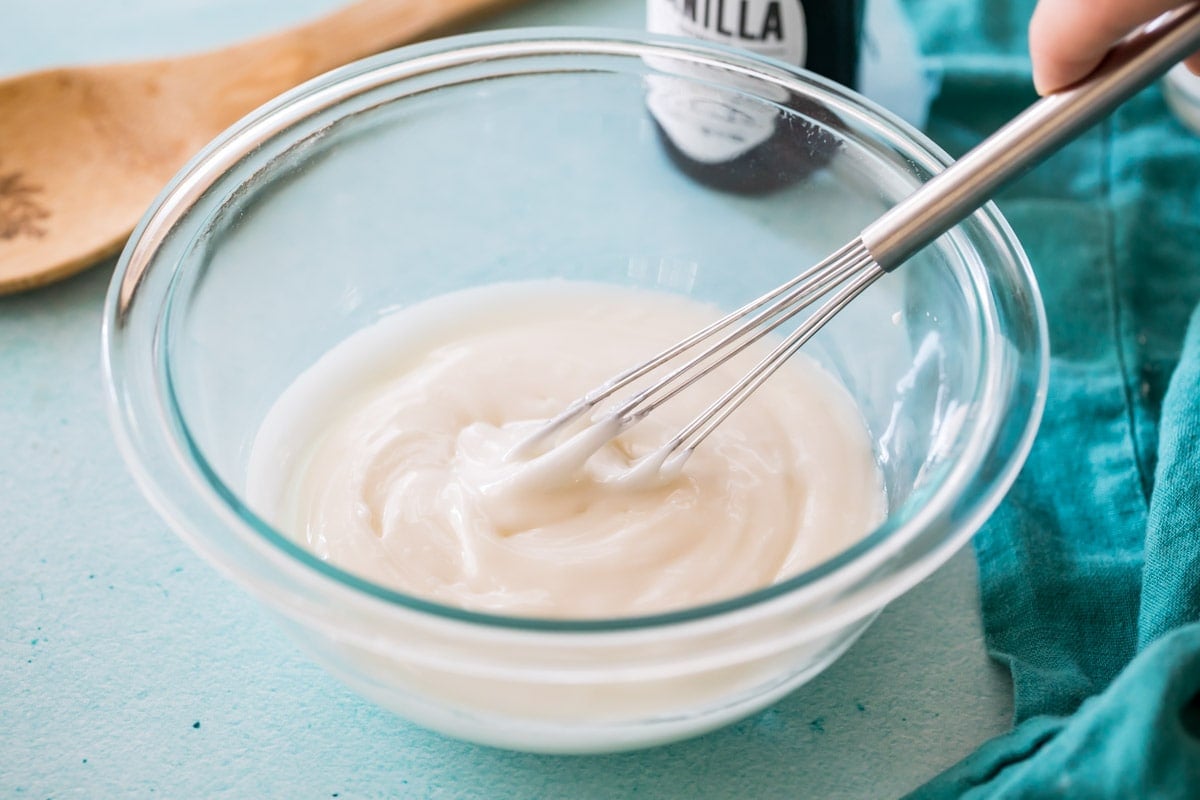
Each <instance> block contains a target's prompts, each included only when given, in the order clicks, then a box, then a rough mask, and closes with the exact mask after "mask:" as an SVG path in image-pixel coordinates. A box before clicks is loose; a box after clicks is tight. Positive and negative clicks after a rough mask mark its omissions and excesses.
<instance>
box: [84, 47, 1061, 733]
mask: <svg viewBox="0 0 1200 800" xmlns="http://www.w3.org/2000/svg"><path fill="white" fill-rule="evenodd" d="M713 137H716V138H715V139H714V138H713ZM947 161H948V158H947V156H946V155H945V154H944V153H942V152H941V151H940V150H938V149H937V148H936V147H935V146H934V145H933V144H932V143H930V142H929V141H928V140H927V139H925V138H924V137H923V136H922V135H921V134H920V133H918V132H917V131H915V130H913V129H912V128H910V127H908V126H906V125H905V124H904V123H902V122H901V121H900V120H898V119H897V118H895V117H893V116H891V115H890V114H888V113H886V112H884V111H882V110H881V109H879V108H877V107H875V106H873V105H871V104H870V103H869V102H866V101H864V100H863V99H861V98H859V97H858V96H856V95H854V94H853V93H851V92H849V91H847V90H845V89H842V88H839V87H837V86H835V85H833V84H830V83H828V82H826V81H824V80H821V79H819V78H816V77H814V76H812V75H809V74H807V73H804V72H802V71H798V70H793V69H790V68H787V67H785V66H783V65H781V64H778V63H773V62H770V61H764V60H761V59H757V58H755V57H752V56H749V55H745V54H742V53H738V52H734V51H731V50H726V49H722V48H718V47H711V46H701V45H699V44H693V43H688V42H685V41H682V40H673V39H667V38H658V37H652V36H644V35H640V34H624V33H620V34H618V33H611V32H606V33H596V32H581V31H563V30H545V29H543V30H539V31H508V32H503V33H496V34H486V35H478V36H468V37H457V38H452V39H446V40H441V41H437V42H433V43H429V44H425V45H421V46H417V47H411V48H406V49H402V50H398V51H394V52H391V53H387V54H384V55H381V56H379V57H376V58H372V59H369V60H366V61H362V62H359V63H356V64H353V65H351V66H348V67H345V68H343V69H340V70H338V71H336V72H333V73H331V74H329V75H326V76H324V77H321V78H318V79H316V80H315V81H312V82H310V83H308V84H306V85H304V86H302V87H300V88H298V89H296V90H295V91H293V92H291V93H289V94H287V95H285V96H283V97H281V98H279V99H278V100H276V101H274V102H272V103H271V104H269V105H268V106H266V107H264V108H262V109H260V110H259V111H257V112H255V113H253V114H252V115H250V116H249V117H247V118H246V119H244V120H242V121H241V122H240V123H238V124H237V125H235V126H234V127H233V128H231V129H230V130H229V131H227V132H226V133H225V134H224V135H223V136H221V137H220V138H219V139H218V140H217V141H215V142H214V143H213V144H212V145H210V146H209V147H208V148H207V149H206V150H205V151H204V152H203V153H201V154H200V155H199V156H197V158H196V159H194V160H193V161H192V162H191V164H190V165H189V166H188V167H186V168H185V169H184V170H183V171H182V172H181V173H180V174H179V175H178V176H177V177H176V178H175V179H174V181H173V182H172V183H171V184H170V186H169V187H167V189H166V190H164V192H163V193H162V195H161V196H160V197H159V198H158V200H157V201H156V203H155V204H154V207H153V208H152V209H151V210H150V211H149V213H148V214H147V216H146V217H145V218H144V220H143V221H142V223H141V224H140V226H139V227H138V229H137V230H136V232H135V233H134V235H133V238H132V239H131V241H130V243H129V245H128V247H127V248H126V250H125V253H124V255H123V256H122V258H121V262H120V265H119V267H118V269H117V272H116V275H115V276H114V279H113V283H112V287H111V290H110V292H109V295H108V300H107V306H106V310H105V325H104V337H103V338H104V342H103V347H104V363H105V370H106V376H107V381H108V392H109V399H110V408H111V415H112V422H113V425H114V428H115V431H116V435H117V439H118V441H119V443H120V446H121V448H122V450H123V452H124V455H125V457H126V459H127V461H128V463H129V466H130V468H131V470H132V471H133V473H134V474H135V476H136V478H137V480H138V481H139V483H140V484H141V487H142V488H143V490H144V491H145V493H146V494H147V496H148V497H149V498H150V499H151V501H152V502H153V503H154V505H155V506H156V507H157V509H158V510H159V511H160V512H161V513H162V515H163V516H164V517H165V518H166V519H167V520H168V521H169V522H170V523H171V525H172V526H173V527H174V528H175V529H176V530H177V531H178V532H179V534H180V535H181V536H182V537H183V538H185V539H186V540H187V541H188V542H189V543H190V544H191V545H192V546H193V547H194V548H195V549H196V550H198V551H199V552H200V553H202V554H203V555H204V556H206V557H207V558H208V559H209V560H211V561H212V562H213V563H214V564H216V565H217V566H218V567H219V568H220V569H221V570H222V571H224V572H225V573H226V574H227V575H229V576H230V577H231V578H232V579H233V580H234V581H236V582H237V583H239V584H241V585H242V586H244V587H245V588H246V589H248V590H249V591H250V592H251V593H252V594H253V595H254V596H255V597H257V598H258V599H260V600H261V601H262V602H263V603H264V604H265V605H266V606H267V607H268V608H270V609H271V610H273V611H274V612H275V613H276V614H277V616H278V618H279V619H280V621H281V623H282V625H284V626H285V627H286V628H287V629H288V630H289V631H290V632H291V633H292V634H293V635H294V636H295V638H296V640H297V641H298V642H300V644H301V645H302V646H303V647H304V648H305V649H306V650H307V651H308V652H310V653H311V654H312V656H313V657H314V658H315V659H316V660H318V661H319V662H320V663H321V664H323V665H324V666H325V667H326V668H328V669H329V670H330V671H331V672H333V673H334V674H335V675H337V676H338V677H340V678H341V679H342V680H344V681H345V682H346V683H347V684H349V685H350V686H351V687H353V688H354V689H356V690H357V691H359V692H360V693H361V694H363V695H364V696H366V697H368V698H371V699H372V700H375V701H377V702H378V703H380V704H382V705H384V706H386V707H388V708H391V709H394V710H395V711H397V712H399V713H400V714H402V715H404V716H405V717H408V718H409V719H411V720H414V721H416V722H418V723H420V724H422V725H425V726H427V727H430V728H433V729H436V730H438V731H442V732H444V733H448V734H450V735H453V736H457V737H461V738H464V739H469V740H474V741H477V742H483V743H487V744H493V745H499V746H504V747H512V748H519V749H525V750H533V751H547V752H595V751H608V750H619V749H628V748H634V747H641V746H647V745H651V744H656V743H661V742H666V741H670V740H674V739H679V738H683V737H687V736H691V735H695V734H698V733H701V732H703V731H706V730H709V729H712V728H714V727H717V726H720V725H723V724H725V723H728V722H730V721H732V720H735V719H738V718H740V717H744V716H745V715H747V714H750V713H751V712H754V711H756V710H758V709H761V708H763V707H764V706H766V705H768V704H770V703H771V702H773V701H774V700H776V699H778V698H779V697H781V696H783V695H784V694H786V693H787V692H790V691H791V690H793V689H794V688H796V687H797V686H799V685H800V684H802V683H804V682H805V681H807V680H809V679H810V678H812V677H813V676H814V675H816V674H817V673H818V672H820V671H821V670H822V669H824V668H825V667H826V666H827V665H828V664H829V663H830V662H832V661H833V660H834V659H835V658H837V656H838V655H839V654H840V653H842V652H843V651H844V650H845V649H846V648H847V647H848V646H850V644H851V643H852V642H853V641H854V639H855V638H856V637H857V636H858V635H859V634H860V633H862V631H863V629H864V628H865V627H866V626H867V625H868V624H869V623H870V622H871V620H872V619H873V618H874V617H875V615H876V614H877V613H878V612H879V611H880V609H882V608H883V606H884V605H885V604H887V603H888V602H889V601H890V600H892V599H894V598H895V597H897V596H898V595H900V594H901V593H903V592H905V591H906V590H908V589H909V588H910V587H912V586H913V585H914V584H916V583H917V582H918V581H920V580H921V579H922V578H924V577H925V576H927V575H928V574H929V573H931V572H932V571H933V570H934V569H936V568H937V567H938V566H939V565H940V564H942V563H943V562H944V561H946V559H948V558H949V557H950V556H951V555H952V554H953V553H954V552H955V551H956V550H957V549H958V548H959V547H961V546H962V545H963V544H964V543H965V542H966V541H967V540H968V539H969V537H970V536H971V534H972V533H973V532H974V531H975V530H976V529H977V528H978V527H979V526H980V525H981V524H982V522H983V521H984V519H985V518H986V517H987V515H988V514H989V513H990V512H991V511H992V510H993V509H994V508H995V506H996V504H997V503H998V502H999V500H1000V498H1001V496H1002V494H1003V493H1004V491H1005V490H1006V489H1007V487H1008V486H1009V484H1010V483H1011V482H1012V480H1013V478H1014V477H1015V475H1016V473H1017V470H1018V468H1019V467H1020V465H1021V463H1022V461H1023V460H1024V458H1025V455H1026V453H1027V451H1028V448H1029V446H1030V443H1031V440H1032V438H1033V435H1034V431H1035V429H1036V427H1037V422H1038V420H1039V417H1040V413H1041V406H1042V398H1043V395H1044V389H1045V386H1046V376H1047V373H1046V368H1047V356H1046V351H1047V344H1046V326H1045V320H1044V317H1043V311H1042V307H1041V303H1040V299H1039V296H1038V291H1037V288H1036V285H1035V283H1034V279H1033V276H1032V274H1031V272H1030V269H1029V267H1028V264H1027V263H1026V260H1025V256H1024V254H1023V253H1022V251H1021V248H1020V245H1019V244H1018V242H1017V241H1016V239H1015V238H1014V236H1013V233H1012V231H1011V230H1010V229H1009V228H1008V226H1007V225H1006V224H1005V222H1004V220H1003V219H1002V218H1001V217H1000V215H999V213H998V212H997V210H996V209H995V208H994V207H991V206H989V207H987V208H985V209H984V210H982V211H980V212H979V213H977V214H975V215H974V216H973V217H972V218H971V219H969V220H968V221H967V222H965V223H964V224H962V225H960V226H959V227H958V228H957V229H955V230H954V231H953V232H952V233H951V234H948V235H946V236H943V237H942V238H941V239H940V240H939V241H938V242H936V244H935V245H933V246H931V247H929V248H927V249H926V251H925V252H923V253H921V254H920V255H919V256H918V257H916V258H914V259H913V260H912V261H911V262H910V263H908V264H906V265H905V266H904V267H903V268H901V269H900V270H898V271H897V272H896V273H894V274H892V275H889V276H888V277H886V278H885V279H883V280H882V281H881V282H879V283H877V284H876V285H875V286H873V287H872V288H871V289H870V290H868V291H867V293H866V294H864V295H863V296H862V297H861V298H859V299H858V300H857V301H856V302H855V303H853V304H852V305H851V306H850V308H848V309H847V310H846V311H845V312H844V313H843V314H841V315H840V316H839V317H838V318H837V319H836V320H835V321H834V322H833V323H832V324H830V325H829V326H828V327H827V328H826V329H825V330H824V331H823V332H822V333H821V334H820V335H819V336H818V337H817V338H816V339H815V340H814V341H813V342H812V343H811V344H810V345H809V346H808V347H807V352H808V353H809V354H810V355H812V356H814V357H815V358H817V359H818V360H819V361H820V362H821V363H822V364H824V366H825V367H826V368H827V369H828V370H829V371H831V372H832V373H833V374H834V375H836V376H837V377H838V378H839V379H840V380H841V381H842V382H843V383H844V384H845V385H846V387H847V388H848V389H849V391H850V393H851V394H852V395H853V397H854V398H855V400H856V402H857V403H858V406H859V408H860V410H861V412H862V416H863V418H864V420H865V421H866V424H867V426H868V427H869V429H870V432H871V436H872V439H873V442H874V448H875V455H876V458H877V460H878V463H879V467H880V470H881V472H882V475H883V476H884V483H885V485H886V489H887V496H888V517H887V520H886V522H885V523H884V524H882V525H881V526H880V527H879V528H878V529H877V530H875V531H873V532H871V533H870V534H869V535H868V536H866V538H864V539H863V540H862V541H861V542H859V543H858V544H857V545H856V546H854V547H852V548H851V549H849V550H848V551H846V552H844V553H842V554H841V555H839V556H838V557H836V558H834V559H832V560H831V561H829V562H827V563H824V564H822V565H820V566H819V567H817V568H815V569H812V570H809V571H807V572H805V573H803V574H800V575H797V576H795V577H793V578H791V579H788V580H785V581H782V582H780V583H778V584H776V585H773V586H770V587H767V588H764V589H762V590H760V591H756V592H753V593H751V594H747V595H745V596H741V597H736V598H733V599H729V600H727V601H725V602H721V603H717V604H714V605H708V606H704V607H699V608H690V609H686V610H683V611H679V612H677V613H668V614H661V615H658V616H652V617H642V618H636V619H634V618H625V619H610V620H590V621H571V620H546V619H530V618H509V617H503V616H496V615H489V614H484V613H472V612H467V611H463V610H460V609H456V608H449V607H445V606H441V605H438V604H436V603H432V602H428V601H426V600H423V599H421V598H418V597H412V596H408V595H405V594H401V593H398V592H396V591H392V590H390V589H388V588H387V587H384V586H378V585H374V584H372V583H369V582H367V581H365V580H363V579H361V578H359V577H356V576H355V575H352V574H348V573H346V572H344V571H342V570H340V569H338V568H337V567H335V566H332V565H331V564H328V563H325V562H323V561H321V560H320V559H318V558H316V557H315V556H313V555H312V554H311V553H309V552H308V551H307V550H306V549H305V548H303V547H301V546H300V545H298V544H297V543H296V542H294V541H293V540H292V539H290V538H289V537H288V536H286V535H284V534H283V533H282V532H280V531H278V530H275V529H273V528H272V527H271V526H270V525H268V524H267V523H266V522H264V520H263V519H262V518H261V517H260V516H259V515H258V514H256V513H255V509H253V508H251V507H248V505H247V504H246V502H244V500H243V486H244V481H245V478H246V474H245V471H246V461H247V456H248V453H249V449H250V446H251V444H252V442H253V440H254V437H255V433H256V431H257V429H258V427H259V425H260V423H261V421H262V419H263V417H264V415H265V414H266V412H267V411H268V409H269V408H270V407H271V405H272V403H273V402H274V401H275V400H276V399H277V398H278V396H279V395H280V393H281V392H282V391H283V390H284V389H285V388H286V387H287V386H288V385H289V384H290V383H291V382H292V381H293V380H294V379H295V378H296V376H297V375H298V374H299V373H301V372H302V371H303V370H305V368H307V367H308V366H310V365H311V364H313V363H314V362H315V361H316V360H317V358H318V357H319V356H320V355H321V354H322V353H324V352H325V351H326V350H328V349H329V348H330V347H332V346H333V345H334V344H336V343H338V342H340V341H342V340H343V339H345V338H346V337H348V336H349V335H350V334H352V333H354V332H355V331H357V330H360V329H361V328H363V327H365V326H367V325H370V324H371V323H373V322H375V321H376V320H378V319H379V318H380V317H381V316H383V315H386V314H388V313H389V312H391V311H393V310H395V309H397V308H401V307H404V306H407V305H410V304H413V303H417V302H420V301H422V300H425V299H427V298H429V297H431V296H434V295H438V294H441V293H445V292H451V291H455V290H459V289H463V288H466V287H470V286H476V285H479V284H483V283H489V282H495V281H500V280H504V281H512V280H521V279H544V278H549V277H563V278H572V279H582V280H589V281H601V282H609V283H615V284H624V285H630V286H639V287H649V288H653V289H657V290H664V291H671V292H681V293H686V294H689V295H692V296H694V297H696V298H699V299H701V300H704V301H710V302H713V303H717V304H719V305H721V306H725V307H733V306H734V305H736V304H740V303H741V302H742V301H744V300H747V299H749V298H752V297H754V296H757V295H759V294H761V293H762V292H764V291H766V290H767V289H769V288H772V287H774V286H776V285H777V284H779V283H781V282H783V281H784V280H786V279H787V278H790V277H792V276H793V275H794V274H796V273H797V272H799V271H800V270H801V269H802V268H804V267H805V266H807V265H809V264H812V263H815V262H816V261H818V260H820V259H821V258H822V257H824V256H825V255H826V254H827V253H828V252H829V251H831V250H833V249H834V248H835V247H837V246H839V245H841V244H842V243H843V242H845V241H847V240H849V239H851V238H853V237H854V236H855V235H856V234H857V232H858V230H859V229H860V228H861V227H862V226H863V225H864V224H865V223H867V222H869V221H870V220H872V219H873V218H874V217H875V216H877V215H878V214H879V213H880V212H881V211H883V210H884V209H885V208H887V207H888V206H889V205H890V204H892V203H894V202H895V201H897V200H898V199H899V198H901V197H903V196H904V195H905V194H907V193H908V192H910V191H912V189H913V188H914V187H916V186H917V185H918V184H920V183H921V182H922V181H924V180H926V179H927V178H928V177H929V176H930V175H931V174H933V173H935V172H937V171H938V170H939V169H941V168H942V167H943V166H944V165H945V164H946V163H947Z"/></svg>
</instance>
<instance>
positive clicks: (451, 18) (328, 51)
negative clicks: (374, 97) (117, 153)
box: [168, 0, 520, 139]
mask: <svg viewBox="0 0 1200 800" xmlns="http://www.w3.org/2000/svg"><path fill="white" fill-rule="evenodd" d="M517 2H520V0H359V2H357V3H353V4H351V5H348V6H345V7H343V8H340V9H338V10H337V11H334V12H332V13H331V14H327V15H326V16H324V17H319V18H317V19H315V20H313V21H311V22H308V23H304V24H302V25H299V26H297V27H294V28H289V29H287V30H283V31H280V32H278V33H272V34H268V35H266V36H263V37H260V38H257V39H251V40H249V41H245V42H240V43H238V44H235V45H233V46H231V47H226V48H224V49H221V50H216V51H211V52H208V53H203V54H201V55H199V56H196V57H194V58H193V59H192V63H190V64H182V63H181V64H180V65H179V66H180V67H181V68H182V69H183V71H184V72H186V74H187V75H188V76H191V77H190V78H189V80H190V81H191V83H192V87H193V88H192V89H191V90H190V92H189V94H190V95H191V97H192V100H193V102H194V105H195V106H196V107H197V108H201V109H204V116H205V119H204V120H203V123H197V126H198V128H203V129H204V133H205V139H207V138H208V137H211V136H212V135H215V134H216V133H217V132H219V131H220V130H222V129H223V128H225V127H227V126H228V125H230V124H232V123H233V122H234V121H236V120H237V119H238V118H240V117H241V116H242V115H243V114H245V113H247V112H248V111H250V110H251V109H253V108H255V107H257V106H259V105H261V104H262V103H264V102H266V101H267V100H269V99H270V98H272V97H274V96H275V95H277V94H279V93H281V92H284V91H286V90H288V89H291V88H292V87H294V86H296V85H298V84H300V83H303V82H304V81H306V80H309V79H310V78H314V77H316V76H317V75H320V74H321V73H323V72H327V71H329V70H331V69H334V68H335V67H340V66H342V65H344V64H346V63H348V62H350V61H354V60H355V59H358V58H362V57H364V56H368V55H372V54H374V53H378V52H381V51H383V50H386V49H388V48H390V47H395V46H398V45H402V44H409V43H412V42H416V41H420V40H422V39H427V38H431V37H433V36H436V35H440V34H442V33H446V32H449V31H450V30H452V29H454V28H460V27H462V26H464V25H465V24H466V23H468V22H470V21H471V20H473V19H475V18H476V17H480V16H483V15H485V14H486V13H488V12H492V11H498V10H499V9H500V8H503V7H505V6H511V5H515V4H516V3H517ZM172 68H173V67H169V68H168V69H172ZM191 78H196V79H198V80H191Z"/></svg>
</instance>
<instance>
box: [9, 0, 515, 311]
mask: <svg viewBox="0 0 1200 800" xmlns="http://www.w3.org/2000/svg"><path fill="white" fill-rule="evenodd" d="M513 2H515V0H361V2H358V3H355V4H354V5H351V6H348V7H346V8H344V9H341V10H339V11H336V12H334V13H332V14H330V15H329V16H326V17H323V18H321V19H318V20H316V21H314V22H310V23H308V24H306V25H301V26H299V27H296V28H292V29H290V30H287V31H284V32H282V33H277V34H273V35H269V36H265V37H262V38H259V39H254V40H251V41H247V42H245V43H242V44H237V45H234V46H232V47H227V48H223V49H221V50H215V51H212V52H207V53H200V54H197V55H191V56H185V57H181V58H170V59H162V60H158V61H144V62H137V63H130V64H113V65H106V66H98V67H83V68H69V69H51V70H46V71H42V72H35V73H31V74H28V75H22V76H18V77H16V78H11V79H9V80H5V81H0V294H7V293H10V292H17V291H21V290H23V289H29V288H32V287H35V286H40V285H43V284H46V283H49V282H51V281H54V280H57V279H59V278H64V277H66V276H68V275H71V274H74V273H75V272H78V271H80V270H82V269H83V268H84V267H87V266H88V265H90V264H93V263H95V262H97V261H99V260H100V259H102V258H104V257H105V256H109V255H112V254H113V253H115V252H117V251H118V250H120V248H121V247H122V245H123V244H124V242H125V240H126V239H127V238H128V236H129V233H130V231H132V230H133V227H134V225H135V224H136V223H137V221H138V219H139V218H140V217H141V216H142V214H143V213H144V212H145V210H146V208H147V207H148V206H149V205H150V202H151V201H152V200H153V199H154V197H155V195H156V194H157V193H158V191H159V190H160V189H161V188H162V187H163V186H164V185H165V184H166V183H167V181H169V180H170V178H171V176H173V175H174V174H175V173H176V172H177V171H178V170H179V169H180V168H181V167H182V166H183V165H184V163H186V161H187V159H188V158H189V157H191V155H192V154H193V153H195V152H196V151H197V150H199V149H200V148H201V147H202V146H203V145H205V144H206V143H207V142H208V141H209V140H211V139H212V138H213V137H215V136H216V135H217V134H218V133H220V132H221V131H222V130H224V129H225V128H227V127H228V126H229V125H231V124H232V123H234V122H235V121H237V120H238V119H239V118H240V117H242V116H243V115H245V114H246V113H247V112H249V111H251V110H252V109H254V108H255V107H257V106H259V105H261V104H262V103H264V102H266V101H267V100H269V99H271V98H272V97H274V96H275V95H277V94H279V93H281V92H283V91H285V90H287V89H290V88H292V87H293V86H296V85H297V84H299V83H301V82H303V81H305V80H307V79H309V78H312V77H314V76H316V75H319V74H321V73H322V72H325V71H327V70H330V69H332V68H334V67H337V66H340V65H342V64H345V63H346V62H349V61H353V60H354V59H356V58H360V57H363V56H366V55H370V54H371V53H375V52H379V51H381V50H385V49H387V48H388V47H393V46H396V45H399V44H404V43H407V42H412V41H416V40H418V39H421V38H427V37H430V36H433V35H437V34H441V33H445V32H448V31H449V29H450V27H451V26H452V25H458V24H462V23H464V22H466V21H468V20H470V19H472V18H474V17H475V16H476V15H479V14H482V13H483V12H485V11H490V10H494V9H496V8H499V7H501V6H503V5H507V4H512V3H513Z"/></svg>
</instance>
